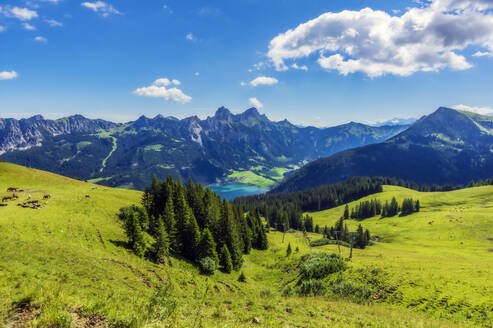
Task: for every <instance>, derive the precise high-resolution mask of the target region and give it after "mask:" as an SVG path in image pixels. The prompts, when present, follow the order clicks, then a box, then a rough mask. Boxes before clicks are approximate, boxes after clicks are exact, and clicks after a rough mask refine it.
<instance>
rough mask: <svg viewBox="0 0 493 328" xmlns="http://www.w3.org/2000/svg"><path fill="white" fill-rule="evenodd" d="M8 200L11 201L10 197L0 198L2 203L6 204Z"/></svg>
mask: <svg viewBox="0 0 493 328" xmlns="http://www.w3.org/2000/svg"><path fill="white" fill-rule="evenodd" d="M8 200H12V196H4V197H3V198H2V202H6V201H8Z"/></svg>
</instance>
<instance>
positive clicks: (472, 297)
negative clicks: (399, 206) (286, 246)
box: [311, 186, 493, 327]
mask: <svg viewBox="0 0 493 328" xmlns="http://www.w3.org/2000/svg"><path fill="white" fill-rule="evenodd" d="M393 196H395V197H396V198H397V200H398V202H399V203H401V202H402V200H403V199H404V198H409V197H412V198H413V199H414V200H416V199H419V201H420V203H421V211H420V212H418V213H414V214H412V215H408V216H395V217H387V218H381V217H380V216H375V217H373V218H369V219H365V220H352V219H349V220H346V222H347V225H348V228H349V230H350V231H355V230H356V228H357V225H358V224H360V223H361V224H362V225H363V226H364V227H365V228H368V229H370V231H371V233H372V235H373V236H378V237H377V238H378V240H379V242H376V243H375V244H374V245H373V246H371V247H368V248H367V249H365V250H359V249H356V250H354V253H353V254H354V260H353V265H354V267H364V266H368V265H374V266H377V267H379V268H382V269H383V270H385V271H387V272H391V273H392V274H393V275H394V277H395V279H397V280H396V282H395V283H396V286H397V291H396V293H395V294H399V297H397V298H395V299H394V300H392V301H391V303H393V304H396V305H399V306H403V307H406V308H409V309H411V310H413V311H424V312H428V313H434V314H435V315H437V316H450V317H457V318H460V317H462V318H463V319H464V320H466V319H469V320H472V321H475V322H476V323H479V324H481V325H485V326H487V327H489V326H491V325H492V324H493V319H492V318H493V279H492V277H493V217H492V215H491V213H492V208H493V187H491V186H486V187H476V188H467V189H462V190H456V191H450V192H433V193H423V192H417V191H414V190H409V189H406V188H402V187H395V186H384V191H383V192H382V193H379V194H376V195H371V196H368V197H365V198H363V199H361V200H358V201H355V202H352V203H350V204H349V207H350V208H353V207H354V206H355V205H357V204H358V203H359V202H360V201H364V200H371V199H379V200H381V201H382V202H385V201H387V200H388V201H390V200H391V198H392V197H393ZM343 212H344V206H340V207H337V208H333V209H330V210H326V211H321V212H315V213H311V215H312V216H313V219H314V224H318V225H320V226H321V227H323V226H325V225H327V226H332V225H334V223H335V221H336V220H338V218H339V217H341V216H342V214H343ZM323 248H325V249H334V246H324V247H323ZM343 252H344V253H345V254H348V253H349V250H347V249H345V248H343Z"/></svg>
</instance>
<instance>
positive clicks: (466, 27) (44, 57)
mask: <svg viewBox="0 0 493 328" xmlns="http://www.w3.org/2000/svg"><path fill="white" fill-rule="evenodd" d="M492 9H493V1H491V0H474V1H466V0H434V1H352V0H345V1H327V0H310V1H300V0H268V1H266V0H235V1H224V0H222V1H218V0H209V1H193V0H187V1H183V0H181V1H179V0H167V1H158V0H146V1H136V0H133V1H130V0H121V1H112V2H110V1H104V2H103V1H74V0H29V1H21V0H19V1H15V0H2V2H1V3H0V116H1V117H28V116H30V115H33V114H38V113H41V114H43V115H44V116H46V117H50V118H57V117H62V116H65V115H70V114H75V113H81V114H84V115H87V116H89V117H100V118H104V119H110V120H114V121H126V120H131V119H134V118H136V117H138V116H140V115H142V114H144V115H147V116H151V117H152V116H154V115H156V114H163V115H165V116H166V115H174V116H177V117H186V116H190V115H199V116H201V117H205V116H207V115H212V114H213V113H214V112H215V110H216V109H217V108H218V107H220V106H223V105H224V106H226V107H228V108H230V109H231V110H232V111H233V112H240V111H243V110H245V109H246V108H249V107H251V106H252V104H254V105H256V106H257V107H261V108H260V111H261V112H264V113H266V114H267V115H268V116H269V117H270V118H272V119H275V120H281V119H284V118H287V119H289V120H290V121H292V122H293V123H297V124H305V125H308V124H312V125H318V126H329V125H335V124H340V123H344V122H348V121H359V122H375V121H377V120H384V119H390V118H393V117H419V116H421V115H424V114H428V113H430V112H432V111H433V110H435V109H436V108H437V107H439V106H442V105H443V106H451V107H452V106H458V108H462V109H471V110H474V111H477V112H481V113H487V114H491V113H493V109H491V108H492V107H493V92H491V85H492V82H493V78H492V77H493V57H492V54H493V14H492Z"/></svg>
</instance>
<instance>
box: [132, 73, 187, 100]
mask: <svg viewBox="0 0 493 328" xmlns="http://www.w3.org/2000/svg"><path fill="white" fill-rule="evenodd" d="M180 84H181V83H180V81H178V80H174V79H173V80H169V79H167V78H160V79H157V80H156V81H154V82H153V83H152V85H150V86H148V87H142V88H137V89H136V90H135V91H134V92H133V93H134V94H136V95H138V96H142V97H151V98H164V99H166V100H167V101H176V102H179V103H182V104H185V103H188V102H190V101H191V100H192V97H190V96H188V95H186V94H184V93H183V91H181V90H180V89H178V88H176V87H172V88H166V87H167V86H169V85H180Z"/></svg>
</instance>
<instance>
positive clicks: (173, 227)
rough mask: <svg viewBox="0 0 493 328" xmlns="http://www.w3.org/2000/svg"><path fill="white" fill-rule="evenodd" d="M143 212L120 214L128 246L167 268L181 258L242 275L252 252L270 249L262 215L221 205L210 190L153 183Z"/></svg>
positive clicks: (122, 211)
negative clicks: (245, 258)
mask: <svg viewBox="0 0 493 328" xmlns="http://www.w3.org/2000/svg"><path fill="white" fill-rule="evenodd" d="M142 206H143V207H139V206H136V205H133V206H130V207H125V208H122V209H120V213H119V217H120V219H121V220H122V221H123V225H124V229H125V232H126V234H127V237H128V241H129V246H130V247H131V248H132V249H133V250H134V252H135V253H136V254H137V255H139V256H144V255H146V256H148V257H150V258H152V259H153V260H154V261H156V262H157V263H163V262H164V261H165V259H166V258H167V257H168V256H169V255H170V254H173V255H178V256H182V257H184V258H186V259H188V260H190V261H193V262H195V263H197V264H200V265H201V267H202V269H203V271H204V272H208V273H212V272H214V270H215V268H216V267H218V266H221V268H222V270H223V271H225V272H228V273H229V272H231V271H232V270H238V269H239V268H240V267H241V265H242V263H243V254H248V253H249V252H250V250H251V248H255V249H267V247H268V243H267V235H266V232H267V231H266V227H265V226H264V224H263V223H262V221H261V218H260V213H259V212H258V211H252V212H249V213H247V214H246V215H245V214H244V212H243V210H242V208H241V207H240V206H238V205H233V204H231V203H230V202H228V201H226V200H223V199H221V197H220V196H218V195H216V194H215V193H213V192H212V191H211V190H210V189H208V188H204V187H202V186H201V185H197V184H194V183H193V182H192V181H191V180H190V181H189V182H188V185H186V186H185V185H183V183H182V182H181V181H180V180H179V181H177V182H176V181H174V180H173V178H172V177H171V176H169V177H168V179H167V180H166V181H159V180H157V179H156V178H154V179H153V181H152V185H151V187H150V188H147V189H146V191H145V192H144V195H143V198H142Z"/></svg>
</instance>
